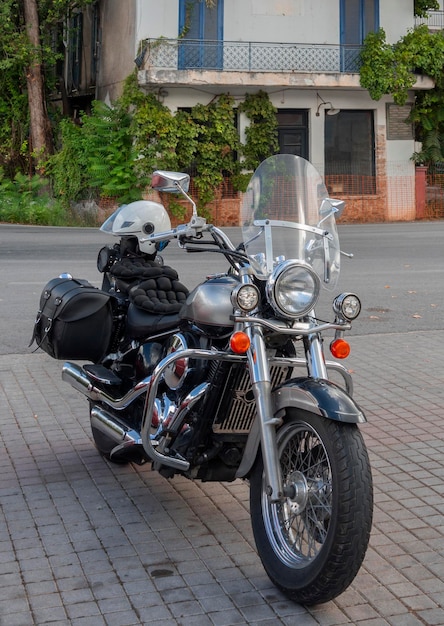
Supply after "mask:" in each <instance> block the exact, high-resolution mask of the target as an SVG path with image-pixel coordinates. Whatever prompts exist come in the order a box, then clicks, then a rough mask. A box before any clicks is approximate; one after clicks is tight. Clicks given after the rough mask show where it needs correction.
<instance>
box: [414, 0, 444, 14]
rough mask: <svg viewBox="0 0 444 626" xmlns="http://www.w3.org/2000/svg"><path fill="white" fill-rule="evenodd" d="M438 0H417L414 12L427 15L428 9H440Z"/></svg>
mask: <svg viewBox="0 0 444 626" xmlns="http://www.w3.org/2000/svg"><path fill="white" fill-rule="evenodd" d="M439 8H440V7H439V2H438V0H415V6H414V13H415V15H417V16H418V17H426V15H427V11H438V10H439Z"/></svg>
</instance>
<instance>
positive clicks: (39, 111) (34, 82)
mask: <svg viewBox="0 0 444 626" xmlns="http://www.w3.org/2000/svg"><path fill="white" fill-rule="evenodd" d="M23 3H24V16H25V25H26V32H27V35H28V39H29V43H30V46H31V51H30V62H29V65H28V66H27V68H26V82H27V86H28V104H29V128H30V139H31V150H32V154H33V157H34V159H35V161H36V169H37V171H39V172H41V171H42V169H43V167H44V166H43V163H44V162H45V161H46V160H47V159H48V157H49V156H50V154H52V136H51V124H50V122H49V117H48V112H47V109H46V98H45V86H44V78H43V70H42V63H43V58H42V45H41V41H40V23H39V15H38V10H37V1H36V0H23Z"/></svg>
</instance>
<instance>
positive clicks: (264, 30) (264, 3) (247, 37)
mask: <svg viewBox="0 0 444 626" xmlns="http://www.w3.org/2000/svg"><path fill="white" fill-rule="evenodd" d="M224 7H225V24H224V39H225V40H226V41H268V42H275V41H279V42H281V43H285V42H290V43H291V42H295V41H297V42H298V43H333V44H337V43H339V0H225V2H224ZM320 16H322V18H321V17H320Z"/></svg>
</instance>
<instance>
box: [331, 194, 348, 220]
mask: <svg viewBox="0 0 444 626" xmlns="http://www.w3.org/2000/svg"><path fill="white" fill-rule="evenodd" d="M327 200H328V202H330V204H331V206H332V207H333V210H334V212H335V217H341V215H342V212H343V210H344V209H345V202H344V200H335V199H334V198H327Z"/></svg>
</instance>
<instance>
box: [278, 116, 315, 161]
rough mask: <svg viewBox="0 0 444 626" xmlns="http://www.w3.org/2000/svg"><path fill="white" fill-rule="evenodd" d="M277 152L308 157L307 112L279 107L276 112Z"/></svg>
mask: <svg viewBox="0 0 444 626" xmlns="http://www.w3.org/2000/svg"><path fill="white" fill-rule="evenodd" d="M277 122H278V140H279V152H280V153H281V154H296V155H297V156H301V157H304V159H308V112H307V111H305V110H301V109H280V110H279V111H278V112H277Z"/></svg>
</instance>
